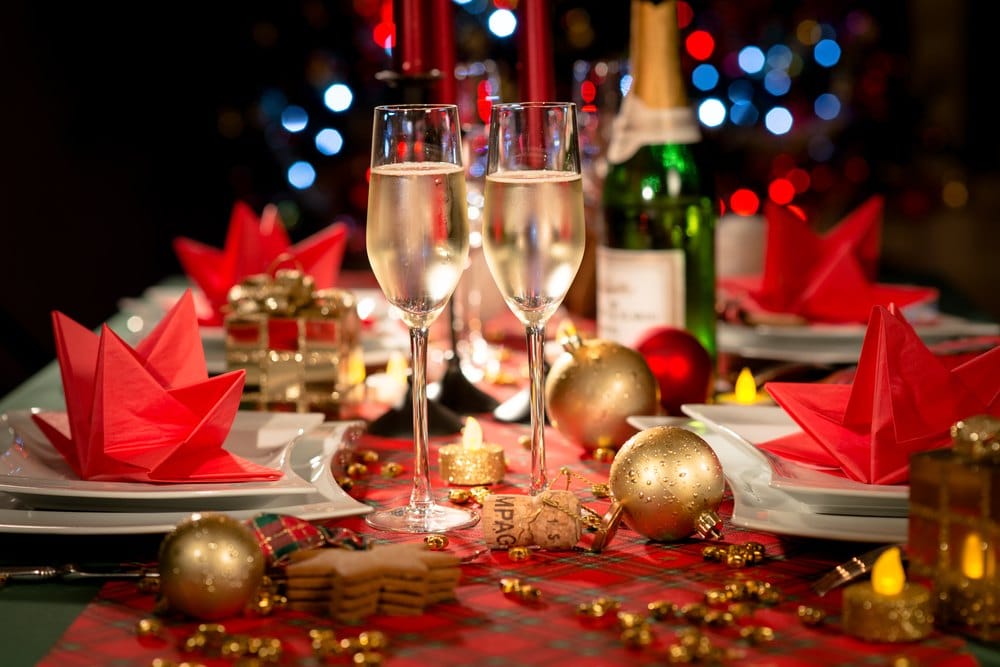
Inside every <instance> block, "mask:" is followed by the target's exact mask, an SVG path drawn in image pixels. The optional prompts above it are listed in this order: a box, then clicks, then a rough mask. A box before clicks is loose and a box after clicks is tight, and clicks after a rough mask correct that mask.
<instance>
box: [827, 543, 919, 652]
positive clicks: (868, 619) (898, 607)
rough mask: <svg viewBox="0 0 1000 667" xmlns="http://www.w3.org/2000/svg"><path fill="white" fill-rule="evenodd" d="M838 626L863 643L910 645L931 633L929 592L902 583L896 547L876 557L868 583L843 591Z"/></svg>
mask: <svg viewBox="0 0 1000 667" xmlns="http://www.w3.org/2000/svg"><path fill="white" fill-rule="evenodd" d="M842 622H843V626H844V631H845V632H846V633H847V634H850V635H853V636H855V637H858V638H859V639H864V640H866V641H876V642H912V641H917V640H919V639H923V638H924V637H926V636H927V635H929V634H930V633H931V630H932V629H933V625H934V612H933V611H932V605H931V592H930V590H929V589H928V588H927V587H926V586H924V585H922V584H919V583H914V582H908V581H907V580H906V574H905V572H904V570H903V563H902V558H901V557H900V552H899V547H892V548H890V549H887V550H886V551H884V552H883V553H882V555H881V556H879V558H878V560H876V561H875V564H874V565H873V566H872V575H871V580H870V581H862V582H859V583H856V584H851V585H850V586H848V587H847V588H845V589H844V597H843V611H842Z"/></svg>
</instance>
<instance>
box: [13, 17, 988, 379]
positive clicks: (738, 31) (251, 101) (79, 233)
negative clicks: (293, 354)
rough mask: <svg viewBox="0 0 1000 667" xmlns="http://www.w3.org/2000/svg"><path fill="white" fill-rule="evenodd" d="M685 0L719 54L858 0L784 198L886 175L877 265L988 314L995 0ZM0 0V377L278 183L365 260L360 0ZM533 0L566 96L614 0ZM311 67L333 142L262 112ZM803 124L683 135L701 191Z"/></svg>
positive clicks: (754, 167) (304, 217) (799, 136)
mask: <svg viewBox="0 0 1000 667" xmlns="http://www.w3.org/2000/svg"><path fill="white" fill-rule="evenodd" d="M477 3H478V4H479V5H484V4H486V3H485V0H473V2H472V3H470V5H471V6H474V5H476V4H477ZM499 4H501V5H503V4H507V5H511V3H510V2H508V3H503V2H501V3H499ZM515 4H516V3H515ZM691 4H692V6H693V9H694V11H695V23H694V25H693V26H692V28H694V27H701V28H704V29H707V30H709V31H710V32H712V34H713V36H715V38H716V40H717V43H718V47H717V53H719V54H722V53H725V52H728V51H732V50H734V49H736V48H739V47H740V46H741V45H744V44H749V43H756V44H760V45H762V46H763V45H767V44H770V43H776V42H782V41H786V42H791V41H792V35H793V34H794V30H795V26H796V25H797V24H798V22H800V21H801V20H802V19H803V18H807V17H812V18H815V19H816V20H819V21H827V22H829V23H830V24H831V25H835V26H844V25H846V22H847V21H848V19H849V18H850V17H851V16H852V14H851V13H852V12H860V13H861V14H860V15H862V16H863V17H865V18H866V20H868V21H869V22H870V25H871V26H872V27H873V28H872V30H869V31H868V32H867V33H866V34H865V36H864V39H856V40H846V39H845V40H844V41H843V42H842V44H841V45H842V48H843V51H844V55H843V57H842V60H841V63H840V64H838V66H837V67H835V68H833V71H830V72H819V71H806V70H803V72H802V74H801V75H800V76H799V78H798V79H797V80H796V84H795V87H794V88H793V93H791V94H790V96H794V94H801V95H802V96H803V99H805V97H806V96H807V95H814V94H816V92H817V91H820V90H824V89H830V90H836V92H837V93H838V94H839V95H841V97H842V99H843V100H845V112H844V114H843V117H842V119H841V121H840V122H839V123H838V124H837V125H836V126H835V127H832V128H829V127H828V128H824V129H822V130H821V131H824V132H826V133H828V135H829V136H830V138H831V140H832V141H833V142H834V145H835V146H836V152H835V154H834V157H833V158H831V160H830V166H831V167H832V168H833V171H834V173H836V174H838V178H837V179H836V180H835V182H834V184H833V185H832V186H831V187H828V188H825V189H824V190H823V191H810V192H807V193H803V195H802V196H801V198H800V199H799V200H798V201H797V202H796V203H798V204H799V205H801V206H802V207H803V208H804V209H806V210H807V211H809V212H810V213H811V214H812V216H813V217H814V219H815V220H816V222H817V224H818V225H820V226H821V225H823V224H829V223H832V222H834V221H836V220H838V219H839V218H840V217H842V216H843V215H844V214H845V213H846V212H847V211H849V210H850V208H851V207H853V206H854V205H856V204H857V203H859V202H860V201H861V200H862V199H863V198H864V197H866V196H867V195H868V194H871V193H873V192H882V193H884V194H886V197H887V205H888V208H887V213H886V223H885V230H884V242H883V266H882V269H883V272H884V273H885V274H886V275H887V276H890V277H902V278H907V279H914V280H921V281H927V282H930V283H933V284H935V285H938V286H940V287H941V288H942V290H943V291H944V303H943V305H945V306H946V307H948V308H951V309H954V310H958V311H961V312H963V313H967V314H974V315H977V316H981V317H984V318H989V319H997V318H998V317H1000V294H998V290H997V289H996V287H995V285H996V284H997V281H996V278H995V277H994V274H995V270H994V268H993V264H994V262H995V259H994V255H995V254H996V253H995V247H996V244H997V241H996V239H997V233H996V218H997V215H998V211H1000V187H998V186H1000V178H998V162H997V150H998V148H1000V145H998V144H1000V142H998V131H997V120H996V117H997V114H996V111H995V107H994V106H991V105H990V104H987V102H986V99H987V96H990V97H992V96H995V94H994V93H991V92H990V91H991V90H992V89H994V88H995V78H996V77H995V70H996V67H997V66H996V64H995V61H996V59H995V58H992V57H991V56H992V53H993V51H994V50H995V48H996V47H995V46H994V42H995V36H994V35H995V33H996V31H997V22H996V16H995V14H996V10H995V9H993V5H994V3H984V2H973V1H972V0H966V1H964V2H963V1H957V2H948V3H941V2H932V1H930V0H910V1H905V2H904V1H902V0H894V1H889V2H869V3H863V2H823V1H818V0H816V1H806V2H784V1H780V0H773V1H766V0H746V1H743V2H719V1H715V2H712V1H707V0H706V1H703V2H697V1H696V2H692V3H691ZM0 6H2V8H0V12H2V14H0V82H2V88H0V114H2V116H0V118H2V133H3V137H4V140H3V149H2V152H0V229H2V230H3V234H2V236H0V243H2V249H3V252H2V261H3V265H2V268H3V274H4V275H5V276H6V281H5V282H6V284H5V285H4V287H3V290H2V296H0V393H5V392H6V391H8V390H9V389H11V388H13V387H14V386H16V385H17V384H18V383H20V382H21V381H23V380H24V379H25V378H26V377H27V376H28V375H29V374H30V373H32V372H34V371H35V370H37V369H38V368H40V367H41V366H42V365H44V364H45V363H47V362H49V361H50V360H51V359H52V358H53V355H54V352H53V348H52V340H51V331H50V326H51V325H50V320H49V314H50V312H51V311H52V310H53V309H58V310H62V311H64V312H66V313H67V314H69V315H71V316H72V317H73V318H74V319H76V320H77V321H79V322H81V323H83V324H85V325H87V326H90V327H95V326H97V325H98V324H99V323H100V322H101V321H103V320H104V319H105V318H107V317H108V316H110V315H111V314H112V313H113V312H115V310H117V302H118V299H119V298H121V297H125V296H137V295H139V294H141V293H142V291H143V289H145V288H146V287H148V286H149V285H151V284H153V283H155V282H157V281H159V280H161V279H163V278H164V277H167V276H171V275H176V274H178V273H179V272H180V269H179V265H178V263H177V260H176V257H175V255H174V253H173V249H172V247H171V241H172V239H173V238H174V237H176V236H178V235H184V236H189V237H192V238H196V239H198V240H201V241H204V242H206V243H210V244H212V245H217V246H221V245H222V240H223V237H224V234H225V229H226V226H227V224H228V219H229V213H230V210H231V208H232V206H233V204H234V202H235V201H236V200H243V201H246V202H248V203H249V204H251V206H253V207H254V209H256V210H258V211H259V210H260V209H261V208H262V207H263V206H264V205H265V204H267V203H270V202H274V203H280V204H281V205H282V211H283V212H287V213H288V216H287V221H288V223H289V226H290V230H291V234H292V236H293V240H297V239H300V238H304V237H305V236H307V235H308V234H310V233H312V232H315V231H317V230H319V229H321V228H322V227H324V226H325V225H327V224H329V223H330V222H332V221H333V220H335V219H342V220H346V221H348V222H350V223H351V224H352V225H353V227H354V234H353V236H352V242H351V248H350V252H349V255H348V258H347V262H348V264H349V265H352V266H355V267H361V266H366V265H367V262H366V260H365V257H364V249H363V236H364V235H363V224H364V205H365V202H366V197H367V194H366V190H365V185H364V174H365V169H366V167H367V161H368V148H369V141H370V109H371V107H372V106H373V105H374V104H376V103H379V102H383V101H388V100H389V99H390V98H391V97H392V93H391V91H387V90H386V88H385V86H384V85H383V84H381V83H379V82H378V81H376V80H375V73H376V72H378V71H379V70H382V69H384V68H386V67H389V66H390V65H391V59H390V58H389V56H387V55H386V54H385V52H384V51H383V50H380V49H379V48H378V47H377V46H376V45H375V44H374V42H373V40H372V39H371V34H372V28H373V26H374V24H375V23H376V22H377V21H378V20H379V11H380V2H379V0H354V1H353V2H320V1H319V0H289V1H288V2H269V3H255V2H249V3H245V2H197V3H196V2H186V1H180V2H170V3H162V2H153V3H138V2H135V3H128V4H125V3H118V2H112V3H70V2H67V3H57V2H51V1H44V0H43V1H40V2H32V1H30V0H8V1H7V2H4V3H2V5H0ZM550 6H551V11H552V17H553V35H554V36H553V45H554V58H555V66H556V72H557V80H558V88H559V89H558V94H559V95H560V96H564V97H570V96H572V95H574V94H575V91H574V90H572V89H571V88H570V78H569V76H568V73H569V72H570V70H571V68H572V64H573V62H574V61H575V60H577V59H592V58H611V57H621V56H623V55H624V53H625V47H626V43H627V32H628V12H627V4H626V3H625V2H600V1H598V0H591V1H586V0H579V1H575V2H573V1H569V0H558V1H553V2H551V3H550ZM454 11H455V25H456V34H457V49H458V58H459V60H473V59H480V58H493V59H495V60H496V61H497V62H498V63H499V67H500V71H501V76H502V78H503V81H504V91H503V97H505V98H507V99H513V98H514V97H515V96H516V80H517V65H516V56H517V50H516V42H515V40H514V39H513V38H511V39H506V40H501V39H498V38H495V37H493V36H491V35H490V34H489V33H488V32H487V31H486V29H485V27H484V26H485V14H475V13H473V12H472V11H471V10H470V9H468V8H467V7H462V6H458V5H455V7H454ZM581 12H582V13H581ZM854 16H855V17H856V16H858V15H857V14H855V15H854ZM581 17H582V18H581ZM581 21H582V23H581ZM581 26H582V27H581ZM581 30H582V31H583V32H580V31H581ZM588 30H589V34H588V33H587V31H588ZM588 38H589V39H588ZM720 57H721V56H720ZM690 65H691V63H690V62H686V66H690ZM332 80H339V81H343V82H346V83H348V84H349V85H350V86H351V87H352V89H353V90H354V94H355V97H354V102H353V104H352V106H351V108H350V109H349V110H348V111H347V112H345V113H343V114H341V115H339V116H338V117H337V118H335V119H332V120H334V121H335V122H336V125H337V127H338V128H339V129H340V131H341V132H342V134H343V135H344V137H345V146H344V149H343V151H342V152H341V153H340V154H338V155H336V156H330V157H326V158H320V157H317V155H316V153H315V151H314V150H313V151H312V152H310V151H311V149H310V146H309V145H308V144H307V143H306V141H305V139H304V138H302V137H297V136H291V135H288V134H287V133H283V132H282V131H281V129H280V127H279V126H278V125H277V123H276V117H275V109H280V108H281V107H282V105H283V104H284V103H295V104H299V105H301V106H303V107H305V108H306V109H307V110H309V111H310V114H311V116H314V117H317V118H320V117H322V115H323V114H324V113H327V112H325V110H324V109H323V108H322V104H321V99H320V96H321V89H322V87H323V85H325V83H327V82H329V81H332ZM695 97H697V96H695ZM327 115H329V114H328V113H327ZM816 131H820V130H817V128H815V127H802V128H797V129H796V130H795V131H794V132H793V133H791V134H790V136H786V137H782V138H775V137H773V136H770V135H767V134H766V133H765V132H764V131H763V130H762V129H761V127H760V125H759V124H758V125H757V126H756V127H754V128H736V127H734V126H725V127H722V128H719V129H717V130H712V131H708V132H706V141H707V142H709V143H710V144H712V146H713V148H714V149H715V151H716V154H717V157H718V159H717V166H718V167H719V184H720V196H722V197H723V198H724V197H725V196H726V194H727V192H731V191H732V190H733V189H735V188H736V187H751V188H754V189H756V190H757V191H758V192H759V193H760V194H761V195H762V196H766V174H767V164H768V163H767V160H768V159H770V158H771V157H773V155H774V154H776V153H777V152H778V151H783V152H786V153H789V154H791V155H793V156H795V157H796V159H797V160H798V161H799V162H800V163H801V164H803V166H805V167H808V166H809V164H808V162H809V159H808V157H807V155H806V148H805V145H806V143H807V141H808V138H809V136H810V134H811V133H813V132H816ZM303 157H306V158H309V159H311V160H314V164H315V165H316V167H317V171H318V179H317V182H316V185H314V186H313V187H312V188H310V189H308V190H305V191H296V190H293V189H292V188H290V187H289V186H288V184H287V182H286V181H285V176H284V174H285V169H286V167H287V165H288V164H290V162H291V161H294V160H296V159H301V158H303ZM856 158H860V159H861V160H862V161H863V162H864V164H865V166H866V170H863V173H862V175H861V177H860V178H858V177H855V178H846V177H843V176H841V175H842V174H843V173H846V172H845V171H844V170H845V169H846V167H845V165H847V164H850V163H851V162H850V161H851V160H852V159H856ZM854 164H857V163H856V162H855V163H854ZM762 175H763V178H762ZM947 183H959V184H961V185H962V186H963V187H964V188H965V190H966V192H967V199H966V200H965V201H963V202H961V204H960V205H958V206H956V205H954V202H952V204H951V205H948V204H947V203H945V202H944V201H943V198H942V192H943V188H944V187H945V185H946V184H947Z"/></svg>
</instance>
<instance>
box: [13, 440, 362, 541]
mask: <svg viewBox="0 0 1000 667" xmlns="http://www.w3.org/2000/svg"><path fill="white" fill-rule="evenodd" d="M364 430H365V422H363V421H342V422H326V423H324V424H322V425H320V426H319V427H317V428H315V429H313V430H312V431H311V432H310V433H309V434H307V435H305V436H303V437H302V438H299V439H297V440H296V441H295V442H294V444H293V445H292V448H291V451H290V453H289V457H288V460H289V462H290V465H291V468H292V474H294V475H295V476H296V477H298V478H299V479H300V480H302V481H305V482H307V483H308V484H309V486H310V488H311V491H310V492H309V493H308V494H306V495H304V496H303V495H293V496H289V495H274V496H267V497H266V498H264V499H262V501H261V503H260V504H258V505H256V506H254V507H252V508H244V509H234V510H229V511H226V514H227V515H228V516H231V517H233V518H234V519H238V520H241V521H244V520H247V519H252V518H254V517H255V516H257V515H258V514H261V513H271V514H287V515H290V516H295V517H297V518H299V519H303V520H305V521H316V520H319V519H336V518H342V517H348V516H357V515H361V514H367V513H369V512H371V511H372V507H371V506H369V505H366V504H364V503H361V502H359V501H357V500H355V499H354V498H351V497H350V496H349V495H347V493H345V492H344V490H343V489H341V488H340V486H338V485H337V483H336V481H335V480H334V478H333V470H332V466H331V463H332V462H333V461H334V460H335V459H336V458H337V457H338V456H340V455H346V453H347V451H348V450H349V449H350V448H351V447H352V446H353V441H354V440H356V439H357V438H358V437H359V436H360V435H361V434H362V433H363V432H364ZM194 511H218V510H216V509H215V508H214V507H200V508H195V509H190V510H187V511H182V510H175V511H166V510H164V511H149V512H136V511H121V512H99V511H93V512H91V511H77V512H67V511H60V510H48V509H32V508H30V507H26V506H25V505H24V503H23V502H22V501H21V500H20V499H18V498H16V497H14V496H11V495H9V494H6V493H0V532H4V533H35V534H49V535H133V534H146V533H168V532H170V531H172V530H173V529H174V528H175V527H176V526H177V524H179V523H180V522H181V521H183V520H185V519H186V518H188V517H189V516H190V515H191V513H192V512H194Z"/></svg>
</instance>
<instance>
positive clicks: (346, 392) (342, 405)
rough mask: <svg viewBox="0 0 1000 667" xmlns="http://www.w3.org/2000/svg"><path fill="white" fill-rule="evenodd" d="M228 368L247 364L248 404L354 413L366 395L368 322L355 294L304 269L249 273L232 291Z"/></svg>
mask: <svg viewBox="0 0 1000 667" xmlns="http://www.w3.org/2000/svg"><path fill="white" fill-rule="evenodd" d="M223 327H224V330H225V349H226V369H227V370H229V371H233V370H239V369H242V370H244V371H245V372H246V380H245V383H244V388H243V396H242V399H241V405H240V407H241V408H244V409H257V410H281V411H293V412H322V413H324V414H326V415H327V416H328V417H330V418H335V419H336V418H345V417H350V416H352V412H351V409H352V407H353V406H355V405H356V404H358V403H360V402H361V401H362V400H363V398H364V380H365V364H364V356H363V352H362V347H361V321H360V318H359V316H358V313H357V304H356V299H355V296H354V294H353V293H352V292H350V291H348V290H344V289H338V288H327V289H319V290H317V289H314V287H313V279H312V276H309V275H308V274H306V273H304V272H303V271H301V270H300V269H278V270H276V271H275V272H274V273H273V275H272V274H271V273H263V274H256V275H252V276H248V277H247V278H245V279H244V280H243V281H241V282H240V283H238V284H237V285H234V286H233V287H232V288H231V289H230V290H229V295H228V304H227V305H226V308H225V313H224V320H223Z"/></svg>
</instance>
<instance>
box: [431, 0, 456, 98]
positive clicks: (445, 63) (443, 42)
mask: <svg viewBox="0 0 1000 667" xmlns="http://www.w3.org/2000/svg"><path fill="white" fill-rule="evenodd" d="M452 2H453V0H431V29H432V33H433V39H432V40H431V63H430V64H431V67H433V68H436V69H437V70H438V71H439V72H440V73H441V77H440V78H439V79H438V80H437V81H435V82H434V87H433V89H432V92H433V95H434V101H435V102H440V103H442V104H456V103H457V102H458V87H457V85H456V83H455V13H454V10H453V8H452Z"/></svg>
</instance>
